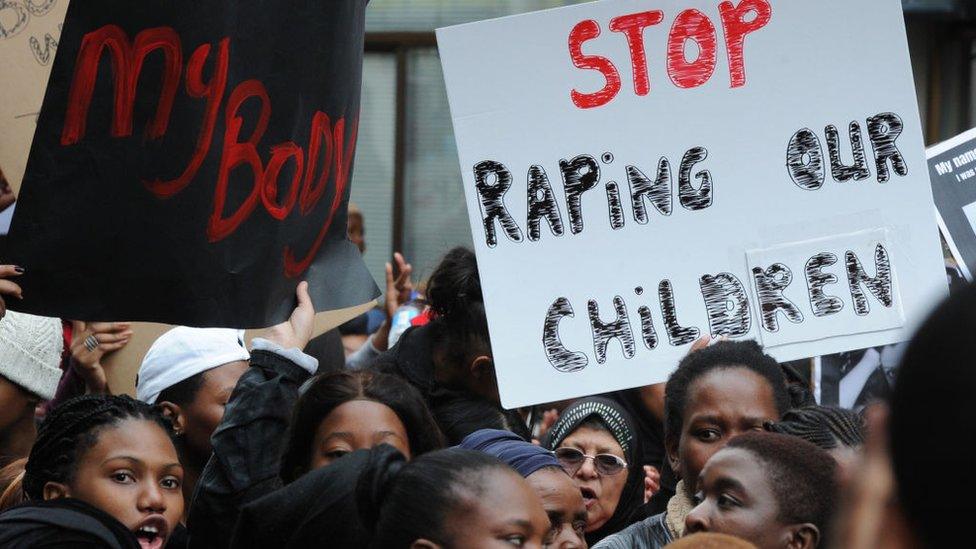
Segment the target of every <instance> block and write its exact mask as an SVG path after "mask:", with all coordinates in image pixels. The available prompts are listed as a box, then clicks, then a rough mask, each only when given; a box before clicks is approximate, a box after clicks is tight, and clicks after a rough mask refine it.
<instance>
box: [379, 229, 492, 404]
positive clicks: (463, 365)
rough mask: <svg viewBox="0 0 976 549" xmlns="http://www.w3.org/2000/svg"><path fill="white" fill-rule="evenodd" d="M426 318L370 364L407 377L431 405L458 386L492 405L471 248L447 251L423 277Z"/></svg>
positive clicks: (488, 351) (481, 307)
mask: <svg viewBox="0 0 976 549" xmlns="http://www.w3.org/2000/svg"><path fill="white" fill-rule="evenodd" d="M426 295H427V301H428V303H429V305H430V310H431V317H432V318H431V321H430V323H428V324H426V325H424V326H419V327H415V328H410V329H408V330H407V331H406V332H404V333H403V335H402V336H400V340H399V341H398V342H397V344H396V345H395V346H394V347H393V348H392V349H390V350H389V351H387V352H385V353H384V354H382V355H380V356H379V357H378V358H377V359H376V362H375V364H374V368H376V369H378V370H379V371H382V372H386V373H392V374H395V375H399V376H400V377H402V378H404V379H406V380H407V381H409V382H410V383H412V384H413V385H414V386H415V387H417V389H419V390H420V392H421V394H423V395H424V398H425V399H427V403H428V406H429V407H430V408H431V409H436V408H437V407H438V405H439V404H441V402H442V401H443V400H444V399H445V398H446V395H445V390H448V391H462V392H466V393H469V394H471V395H472V396H475V397H478V398H481V399H484V400H487V401H489V402H492V403H494V404H495V405H498V404H499V403H500V400H499V396H498V384H497V382H496V380H495V364H494V360H493V358H492V354H491V343H490V341H489V338H488V320H487V319H486V317H485V304H484V298H483V297H482V294H481V281H480V279H479V278H478V264H477V261H476V259H475V255H474V252H472V251H471V250H468V249H466V248H461V247H458V248H454V249H453V250H451V251H449V252H448V253H447V255H445V256H444V259H443V260H442V261H441V263H440V264H439V265H438V266H437V268H436V269H434V272H433V273H432V274H431V275H430V279H429V281H428V283H427V293H426Z"/></svg>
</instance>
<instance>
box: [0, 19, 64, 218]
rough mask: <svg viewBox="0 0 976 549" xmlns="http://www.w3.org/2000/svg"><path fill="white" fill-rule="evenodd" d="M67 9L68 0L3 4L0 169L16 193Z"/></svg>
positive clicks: (0, 33) (1, 28)
mask: <svg viewBox="0 0 976 549" xmlns="http://www.w3.org/2000/svg"><path fill="white" fill-rule="evenodd" d="M67 9H68V0H0V59H3V101H0V128H3V131H0V169H2V170H3V174H4V175H5V176H6V178H7V182H8V183H10V186H11V187H12V188H13V191H14V194H17V191H18V189H20V182H21V180H22V179H23V177H24V168H25V167H26V166H27V154H28V153H29V152H30V145H31V140H32V139H33V138H34V129H35V127H36V125H37V115H38V114H39V113H40V112H41V101H42V100H43V99H44V88H45V87H46V86H47V79H48V76H50V75H51V65H53V64H54V54H55V52H56V51H57V49H58V40H59V39H60V36H61V24H62V22H63V21H64V13H65V11H67ZM0 209H2V208H0Z"/></svg>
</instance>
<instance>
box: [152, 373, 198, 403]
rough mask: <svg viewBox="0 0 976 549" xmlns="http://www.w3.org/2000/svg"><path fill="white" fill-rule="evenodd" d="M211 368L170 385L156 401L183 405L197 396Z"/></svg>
mask: <svg viewBox="0 0 976 549" xmlns="http://www.w3.org/2000/svg"><path fill="white" fill-rule="evenodd" d="M209 371H210V370H204V371H202V372H199V373H196V374H194V375H192V376H190V377H188V378H186V379H184V380H183V381H180V382H178V383H175V384H173V385H170V386H169V387H167V388H165V389H163V390H162V391H160V392H159V396H158V397H156V403H160V402H172V403H173V404H175V405H177V406H180V407H183V406H186V405H188V404H190V403H191V402H193V401H194V400H196V398H197V393H199V392H200V389H201V388H202V387H203V381H204V376H205V375H207V372H209Z"/></svg>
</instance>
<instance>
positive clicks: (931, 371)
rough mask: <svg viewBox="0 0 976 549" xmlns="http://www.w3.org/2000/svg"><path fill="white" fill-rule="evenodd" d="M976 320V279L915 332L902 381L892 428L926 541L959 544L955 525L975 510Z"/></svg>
mask: <svg viewBox="0 0 976 549" xmlns="http://www.w3.org/2000/svg"><path fill="white" fill-rule="evenodd" d="M973 326H976V286H973V285H969V286H967V287H966V288H964V289H962V290H960V291H959V292H957V293H954V294H952V296H951V297H950V298H949V299H948V300H946V301H945V302H943V303H942V304H941V305H940V306H939V307H938V308H937V309H936V310H935V311H934V312H933V313H932V314H931V315H930V316H929V318H928V319H927V320H926V321H925V323H924V324H923V325H922V326H921V328H919V330H918V332H916V333H915V335H914V336H913V337H912V340H911V342H910V343H909V344H908V348H907V349H906V350H905V354H904V356H903V357H902V361H901V365H900V366H899V368H898V377H897V379H896V380H895V387H894V393H893V395H892V401H891V419H890V422H889V429H890V434H891V451H892V461H893V465H894V472H895V480H896V481H897V486H898V500H899V502H900V503H901V505H902V506H903V508H904V511H905V517H906V518H907V519H908V520H909V521H910V522H911V523H912V526H913V530H914V531H915V532H916V533H917V534H918V535H919V537H920V538H921V540H920V541H921V542H922V544H923V545H925V546H927V547H954V546H956V545H958V544H959V535H960V528H954V527H952V526H951V525H956V524H958V525H964V524H966V522H965V521H967V520H970V519H971V517H972V516H973V515H974V514H976V504H974V502H973V500H972V498H971V497H970V495H971V494H972V493H973V490H976V479H974V478H973V475H972V474H971V473H970V472H969V470H970V469H971V468H972V464H973V448H974V447H976V429H974V428H973V424H972V421H973V418H976V398H974V394H976V368H974V367H973V366H974V364H973V362H974V360H973V344H972V330H973ZM946 477H948V478H946Z"/></svg>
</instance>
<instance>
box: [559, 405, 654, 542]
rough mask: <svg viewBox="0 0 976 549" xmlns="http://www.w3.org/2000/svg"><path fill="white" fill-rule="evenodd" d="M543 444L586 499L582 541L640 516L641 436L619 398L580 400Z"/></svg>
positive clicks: (596, 538) (595, 538) (600, 536)
mask: <svg viewBox="0 0 976 549" xmlns="http://www.w3.org/2000/svg"><path fill="white" fill-rule="evenodd" d="M545 446H546V447H547V448H549V449H550V450H553V451H554V452H555V454H556V458H557V459H558V460H559V462H560V464H561V465H562V466H563V468H564V469H565V470H566V472H567V473H569V474H570V476H572V477H573V481H574V482H575V483H576V485H577V486H578V487H579V489H580V493H581V494H582V495H583V501H584V503H585V504H586V542H587V543H588V544H589V545H590V546H591V547H592V546H593V545H594V544H595V543H596V542H598V541H600V540H601V539H603V538H605V537H606V536H609V535H611V534H614V533H616V532H619V531H620V530H622V529H624V528H626V527H627V526H628V525H630V524H632V523H634V522H636V521H638V520H640V519H642V518H644V517H643V516H642V514H641V507H642V505H643V503H644V471H643V469H642V468H641V467H640V465H639V464H638V456H640V455H641V449H640V440H639V439H638V438H637V437H636V436H635V429H634V423H633V421H632V420H631V418H630V416H629V415H628V414H627V412H626V411H624V409H623V408H621V407H620V405H619V404H617V403H615V402H613V401H611V400H608V399H605V398H600V397H590V398H585V399H581V400H578V401H576V402H574V403H573V404H572V405H570V407H569V408H566V410H564V411H563V413H562V414H561V415H560V417H559V420H558V421H556V423H555V424H554V425H553V426H552V428H551V429H550V430H549V433H548V435H547V437H546V440H545Z"/></svg>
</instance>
